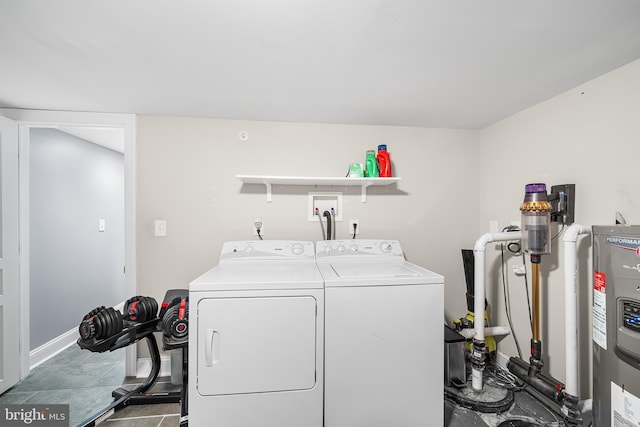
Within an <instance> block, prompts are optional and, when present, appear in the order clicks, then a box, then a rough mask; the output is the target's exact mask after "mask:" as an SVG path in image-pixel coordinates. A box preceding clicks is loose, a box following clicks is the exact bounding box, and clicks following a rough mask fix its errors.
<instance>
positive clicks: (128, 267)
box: [0, 109, 136, 379]
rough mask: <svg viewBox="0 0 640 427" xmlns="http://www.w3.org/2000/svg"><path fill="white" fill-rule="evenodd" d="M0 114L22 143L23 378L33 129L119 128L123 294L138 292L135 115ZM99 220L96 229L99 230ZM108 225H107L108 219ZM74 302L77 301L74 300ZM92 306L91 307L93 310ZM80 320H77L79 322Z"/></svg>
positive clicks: (131, 357)
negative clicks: (12, 124)
mask: <svg viewBox="0 0 640 427" xmlns="http://www.w3.org/2000/svg"><path fill="white" fill-rule="evenodd" d="M0 114H2V115H4V116H6V117H8V118H10V119H12V120H14V121H16V122H17V123H18V125H19V143H20V175H19V190H20V212H21V213H20V217H21V218H20V247H21V254H20V307H19V308H20V313H19V316H18V317H19V322H18V323H19V325H18V327H19V330H20V336H21V337H22V338H23V339H22V340H21V342H20V367H19V368H20V378H21V379H22V378H25V377H26V376H27V375H28V374H29V369H30V350H31V349H30V336H31V333H30V330H31V325H30V318H31V316H30V301H31V299H30V253H31V247H30V243H31V242H30V234H31V233H30V231H31V230H30V221H29V219H30V210H31V205H30V192H29V178H30V162H29V157H30V156H29V154H30V143H31V130H32V129H58V128H74V129H79V130H81V131H82V130H83V129H84V130H86V129H119V130H121V132H122V135H123V139H124V154H123V155H124V261H125V262H124V264H125V265H124V266H123V269H124V270H123V274H124V293H125V295H135V294H136V258H135V253H136V252H135V247H136V244H135V239H136V222H135V176H136V170H135V165H136V161H135V116H133V115H126V114H103V113H75V112H58V111H31V110H6V109H3V110H0ZM100 219H103V218H97V220H98V221H97V223H96V224H95V228H96V229H97V230H98V232H100V231H99V229H100V227H101V222H100ZM104 226H105V227H108V224H107V223H106V222H105V224H104ZM74 303H75V301H74ZM52 309H54V308H52ZM90 309H91V308H89V309H88V310H90ZM80 320H81V319H78V320H77V322H78V323H79V321H80ZM135 374H136V351H135V346H129V347H127V349H126V369H125V375H128V376H129V375H135Z"/></svg>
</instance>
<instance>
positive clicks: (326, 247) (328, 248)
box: [324, 246, 331, 254]
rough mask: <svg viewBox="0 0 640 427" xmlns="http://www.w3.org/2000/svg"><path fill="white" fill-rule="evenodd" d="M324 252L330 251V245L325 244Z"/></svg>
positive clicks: (328, 252)
mask: <svg viewBox="0 0 640 427" xmlns="http://www.w3.org/2000/svg"><path fill="white" fill-rule="evenodd" d="M324 253H325V254H330V253H331V246H325V247H324Z"/></svg>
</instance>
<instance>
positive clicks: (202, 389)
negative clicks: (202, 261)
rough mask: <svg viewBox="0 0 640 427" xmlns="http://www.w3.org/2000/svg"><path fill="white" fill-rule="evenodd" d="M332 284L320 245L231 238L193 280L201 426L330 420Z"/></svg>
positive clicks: (282, 425) (195, 386)
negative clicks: (326, 406) (326, 393)
mask: <svg viewBox="0 0 640 427" xmlns="http://www.w3.org/2000/svg"><path fill="white" fill-rule="evenodd" d="M323 288H324V286H323V280H322V277H321V275H320V273H319V271H318V269H317V267H316V263H315V251H314V246H313V243H312V242H293V241H273V240H264V241H251V242H227V243H225V244H224V245H223V248H222V252H221V255H220V261H219V264H218V265H217V266H216V267H214V268H213V269H212V270H210V271H208V272H206V273H204V274H203V275H202V276H200V277H198V278H197V279H195V280H194V281H193V282H191V283H190V285H189V305H190V307H191V313H190V314H191V316H190V319H189V322H190V335H189V423H190V424H191V425H194V426H215V427H256V426H261V427H301V426H305V427H307V426H310V427H322V425H323V421H322V417H323V336H324V335H323V331H324V329H323V328H324V318H323V314H324V289H323ZM441 329H442V328H441Z"/></svg>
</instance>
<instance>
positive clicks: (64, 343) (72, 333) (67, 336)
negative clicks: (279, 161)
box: [29, 328, 80, 369]
mask: <svg viewBox="0 0 640 427" xmlns="http://www.w3.org/2000/svg"><path fill="white" fill-rule="evenodd" d="M79 336H80V335H79V334H78V328H73V329H70V330H68V331H67V332H65V333H64V334H62V335H60V336H58V337H56V338H54V339H52V340H51V341H49V342H46V343H44V344H42V345H41V346H40V347H38V348H36V349H35V350H32V351H30V352H29V369H33V368H35V367H36V366H38V365H40V364H41V363H43V362H46V361H47V360H49V359H51V358H52V357H53V356H55V355H57V354H59V353H60V352H62V351H64V350H66V349H67V348H69V347H71V346H72V345H73V344H75V343H76V341H77V340H78V337H79Z"/></svg>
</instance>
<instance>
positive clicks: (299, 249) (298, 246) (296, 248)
mask: <svg viewBox="0 0 640 427" xmlns="http://www.w3.org/2000/svg"><path fill="white" fill-rule="evenodd" d="M291 252H292V253H293V254H294V255H302V254H303V253H304V246H303V245H302V243H294V244H293V245H291Z"/></svg>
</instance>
